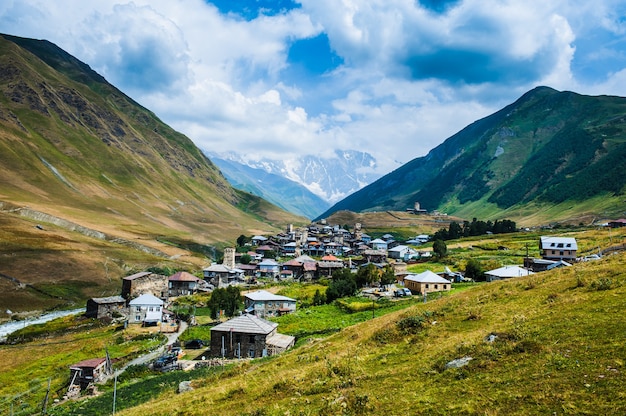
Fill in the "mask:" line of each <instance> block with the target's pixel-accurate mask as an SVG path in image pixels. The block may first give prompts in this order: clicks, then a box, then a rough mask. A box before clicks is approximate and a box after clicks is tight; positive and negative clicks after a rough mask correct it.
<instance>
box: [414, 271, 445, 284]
mask: <svg viewBox="0 0 626 416" xmlns="http://www.w3.org/2000/svg"><path fill="white" fill-rule="evenodd" d="M404 280H410V281H412V282H417V283H450V281H449V280H448V279H444V278H443V277H441V276H439V275H438V274H437V273H433V272H431V271H430V270H426V271H425V272H422V273H420V274H410V275H408V276H406V277H405V278H404Z"/></svg>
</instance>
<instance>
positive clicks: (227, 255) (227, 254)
mask: <svg viewBox="0 0 626 416" xmlns="http://www.w3.org/2000/svg"><path fill="white" fill-rule="evenodd" d="M223 264H224V266H226V267H228V268H230V269H234V268H235V249H234V248H233V247H226V248H225V249H224V263H223Z"/></svg>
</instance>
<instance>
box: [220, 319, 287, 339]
mask: <svg viewBox="0 0 626 416" xmlns="http://www.w3.org/2000/svg"><path fill="white" fill-rule="evenodd" d="M277 326H278V324H277V323H275V322H270V321H266V320H265V319H262V318H259V317H258V316H256V315H248V314H244V315H241V316H237V317H235V318H233V319H229V320H228V321H226V322H223V323H221V324H219V325H216V326H214V327H213V328H211V332H213V331H217V332H231V331H232V332H240V333H245V334H263V335H267V334H269V333H270V332H272V331H273V330H274V329H275V328H276V327H277Z"/></svg>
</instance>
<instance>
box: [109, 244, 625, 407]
mask: <svg viewBox="0 0 626 416" xmlns="http://www.w3.org/2000/svg"><path fill="white" fill-rule="evenodd" d="M625 266H626V256H624V254H620V255H615V256H611V257H610V258H607V259H605V260H602V261H597V262H590V263H584V264H577V265H575V266H574V267H570V268H565V269H559V270H554V271H550V272H544V273H541V274H538V275H534V276H529V277H527V278H526V277H522V278H516V279H511V280H509V281H501V282H494V283H487V284H483V285H477V286H475V287H473V288H470V289H467V290H465V291H462V292H458V293H456V294H452V295H450V296H444V297H442V298H440V299H437V300H433V301H429V302H428V303H426V304H418V305H416V306H412V307H410V308H409V309H406V310H403V311H399V312H394V313H391V314H388V315H385V316H382V317H378V318H375V319H373V320H370V321H368V322H365V323H361V324H357V325H355V326H352V327H348V328H346V329H343V330H341V331H340V332H339V333H337V334H335V335H332V336H330V337H327V338H323V339H319V340H316V341H312V342H311V343H308V344H306V345H303V346H301V347H299V348H296V349H294V350H292V351H290V352H287V353H285V354H284V355H282V356H280V357H277V358H273V359H269V360H256V361H253V362H247V361H244V362H241V363H240V364H239V365H237V366H236V367H235V368H234V369H231V370H228V371H224V372H217V373H216V374H214V375H210V376H208V377H207V378H201V379H196V380H193V382H192V386H193V387H194V391H192V392H187V393H184V394H180V395H173V394H172V393H171V392H167V393H165V394H163V395H161V397H160V398H159V399H157V400H153V401H150V402H148V403H146V404H145V405H141V406H138V407H136V408H132V409H129V410H126V411H121V412H120V415H144V414H151V415H168V414H185V415H202V414H207V411H210V413H212V414H224V415H253V414H254V415H282V414H372V415H374V414H377V415H379V414H388V415H406V414H424V415H450V414H464V415H469V414H485V413H487V414H490V415H528V414H578V415H597V414H623V413H624V412H625V411H626V397H625V396H624V394H623V393H622V386H623V383H624V382H626V378H625V374H626V368H625V367H624V359H623V357H624V354H625V353H626V346H625V345H624V342H623V334H624V331H625V330H626V323H624V321H623V320H622V319H616V315H617V314H619V313H620V312H621V311H623V309H624V306H625V304H624V295H625V294H626V289H625V288H626V286H625V285H626V274H625V273H624V270H626V269H625ZM490 336H492V337H491V339H490ZM464 357H465V358H467V357H469V359H468V360H467V362H468V364H467V365H466V366H464V367H460V368H447V367H446V365H447V364H448V363H450V362H452V361H453V360H457V359H461V358H464Z"/></svg>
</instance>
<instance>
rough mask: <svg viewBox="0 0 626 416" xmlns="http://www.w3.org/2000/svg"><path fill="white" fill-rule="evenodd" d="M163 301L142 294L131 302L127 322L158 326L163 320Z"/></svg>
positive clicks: (147, 294)
mask: <svg viewBox="0 0 626 416" xmlns="http://www.w3.org/2000/svg"><path fill="white" fill-rule="evenodd" d="M163 303H164V302H163V301H162V300H161V299H159V298H157V297H156V296H154V295H151V294H149V293H144V294H143V295H141V296H139V297H137V298H135V299H133V300H131V301H130V302H129V303H128V304H129V306H130V311H129V322H130V323H140V324H144V325H145V324H155V325H156V324H158V323H160V322H161V321H162V320H163Z"/></svg>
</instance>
